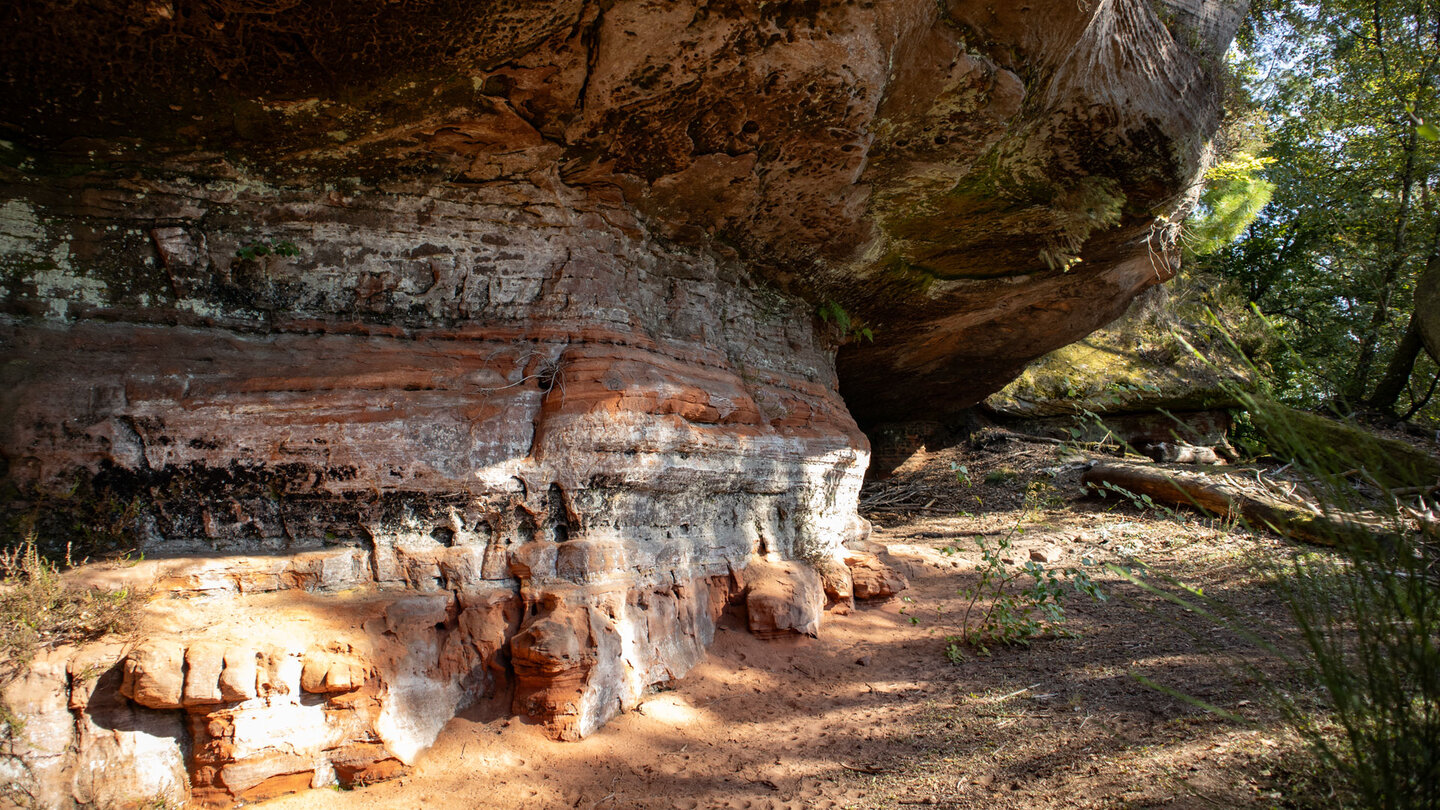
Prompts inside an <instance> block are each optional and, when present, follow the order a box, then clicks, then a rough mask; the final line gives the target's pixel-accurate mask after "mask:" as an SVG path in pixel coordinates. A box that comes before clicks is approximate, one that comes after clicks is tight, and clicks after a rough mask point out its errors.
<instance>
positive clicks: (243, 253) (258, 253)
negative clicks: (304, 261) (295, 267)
mask: <svg viewBox="0 0 1440 810" xmlns="http://www.w3.org/2000/svg"><path fill="white" fill-rule="evenodd" d="M271 255H274V256H299V255H300V248H299V247H298V246H297V245H296V244H295V243H294V242H288V241H277V240H273V239H261V240H259V241H255V242H246V243H245V244H243V245H241V246H240V247H239V248H237V249H236V251H235V258H237V259H240V260H242V261H254V260H256V259H259V258H261V257H262V256H271Z"/></svg>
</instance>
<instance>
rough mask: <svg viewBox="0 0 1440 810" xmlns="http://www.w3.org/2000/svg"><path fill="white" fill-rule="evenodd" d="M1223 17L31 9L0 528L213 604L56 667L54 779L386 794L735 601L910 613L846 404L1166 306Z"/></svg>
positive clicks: (11, 160)
mask: <svg viewBox="0 0 1440 810" xmlns="http://www.w3.org/2000/svg"><path fill="white" fill-rule="evenodd" d="M1240 5H1241V4H1236V3H1227V2H1221V1H1220V0H1169V1H1168V2H1158V3H1152V2H1149V1H1148V0H1095V1H1094V2H1078V3H1077V2H1075V0H1036V1H1035V2H1031V3H1029V4H1021V5H1018V6H1014V7H1011V8H1009V9H996V8H995V7H993V6H992V5H990V4H985V3H974V2H969V1H968V0H953V2H945V3H940V4H936V3H934V2H931V0H904V1H903V2H893V3H868V2H859V3H848V2H817V0H801V1H797V2H782V3H748V2H738V3H729V2H714V3H712V2H701V1H700V0H697V1H696V2H679V3H657V2H641V1H639V0H633V1H624V2H586V1H585V0H553V1H552V2H544V3H529V2H504V1H503V0H491V1H490V2H447V1H446V0H431V1H430V2H417V3H408V4H396V3H387V2H378V0H377V2H349V1H348V0H321V1H320V2H308V3H298V4H297V3H292V2H280V1H279V0H191V1H190V2H186V1H184V0H146V1H145V2H131V1H130V0H97V1H96V2H93V3H89V4H86V5H84V6H83V7H76V8H72V9H67V10H66V11H64V12H63V13H62V12H59V11H57V10H56V9H55V8H54V7H53V4H49V3H43V2H39V0H21V2H19V3H18V4H16V8H15V10H14V12H13V16H14V18H15V20H14V22H15V24H14V25H13V26H12V29H13V36H10V37H7V39H6V41H5V42H4V43H0V55H3V65H4V67H3V68H0V70H3V72H4V79H5V84H6V93H5V95H4V97H3V99H0V104H3V108H0V124H3V126H4V128H5V133H6V134H5V135H4V138H5V141H4V142H3V144H0V279H3V282H4V293H3V299H0V341H3V344H0V345H3V346H4V354H5V361H6V362H5V363H4V365H3V372H0V373H3V375H4V377H3V386H0V388H3V390H0V414H3V417H4V418H3V420H0V453H3V460H4V468H5V469H4V476H5V481H6V487H7V493H8V494H7V501H8V504H7V511H8V512H9V520H10V523H11V524H12V527H16V526H20V525H22V524H23V525H30V524H32V523H33V524H34V525H35V526H36V528H37V531H38V535H39V537H40V540H41V542H42V543H43V544H47V545H48V547H49V549H50V550H52V551H56V552H58V551H61V550H63V549H64V547H65V544H66V543H67V542H68V543H72V544H75V545H77V546H79V547H82V548H84V549H85V550H87V551H90V550H93V551H106V550H115V549H119V548H130V547H138V548H139V549H141V550H143V552H144V554H145V555H146V557H147V560H148V561H149V562H148V563H147V566H149V567H147V568H146V570H147V571H150V572H151V573H153V574H154V575H156V576H159V577H160V578H161V580H162V583H167V584H162V589H163V590H164V591H165V592H167V593H172V594H176V595H179V596H183V597H184V598H185V600H187V603H188V602H193V601H194V600H200V601H198V602H195V606H194V609H195V610H197V611H199V610H202V608H203V609H204V610H211V611H214V612H216V615H217V616H218V617H223V620H222V618H217V619H216V620H215V622H214V623H213V624H212V625H211V626H210V629H209V630H207V632H206V633H205V634H202V635H204V636H205V637H203V638H201V637H192V636H193V635H194V634H191V633H188V632H187V630H186V628H188V627H193V626H196V625H193V624H187V623H186V621H185V620H183V619H175V620H166V619H165V618H164V616H163V615H160V614H163V613H164V611H163V610H159V609H158V608H157V611H159V614H157V615H156V616H152V618H151V620H150V621H151V625H150V626H151V628H152V629H153V630H154V637H153V638H152V639H151V640H150V642H148V643H147V644H146V645H143V646H142V647H140V648H138V649H135V650H130V651H114V650H111V651H108V652H105V651H101V652H96V651H88V652H87V651H82V652H81V653H77V654H76V656H79V657H76V656H71V657H68V658H67V657H65V656H64V655H60V654H59V653H57V655H60V657H59V658H55V659H54V660H52V659H45V660H42V661H40V662H37V665H36V667H35V668H34V669H32V671H31V673H30V674H29V676H27V679H26V683H27V684H28V687H27V688H28V690H29V691H27V692H26V693H25V694H26V695H27V696H28V697H26V700H28V701H29V703H27V704H26V705H25V707H24V709H23V710H24V711H25V712H28V713H29V714H31V715H32V716H34V717H36V718H45V719H43V720H40V719H37V721H36V722H35V723H34V724H32V726H31V728H32V730H33V731H34V739H32V740H31V748H30V749H28V752H26V751H25V750H22V753H23V754H24V756H23V757H22V759H23V761H24V762H23V764H24V767H26V768H28V769H29V773H30V776H28V777H24V778H28V779H33V780H35V781H36V784H39V785H41V788H37V790H40V792H42V793H43V794H44V795H45V796H46V797H47V798H46V801H47V802H49V803H53V804H63V803H65V802H72V801H74V802H99V801H102V800H104V801H110V800H111V799H115V798H116V797H117V796H119V798H124V796H120V795H119V794H122V793H123V791H124V790H133V791H134V794H133V795H135V796H139V795H147V794H145V791H149V794H156V793H159V794H164V795H168V796H171V797H172V798H178V797H181V796H184V795H186V793H187V792H193V794H194V795H195V796H196V797H198V798H204V799H207V800H215V801H228V800H233V799H239V798H254V797H257V796H260V795H264V794H266V793H268V792H273V791H277V790H284V789H292V788H294V787H297V786H301V785H303V784H317V785H318V784H326V783H329V782H333V781H335V780H337V779H338V780H340V781H342V782H357V781H359V782H363V781H365V780H366V779H370V778H380V777H381V776H384V775H386V774H389V773H392V772H394V771H395V770H396V769H397V768H400V767H403V764H404V763H405V762H407V761H409V760H410V759H411V758H412V757H413V756H414V755H415V753H416V752H418V751H419V750H420V749H422V748H423V747H424V746H425V745H427V744H428V743H429V741H430V740H432V739H433V738H434V735H435V734H436V733H438V729H439V725H440V724H443V722H444V720H445V719H446V718H448V717H449V716H452V715H453V714H454V713H455V712H456V711H458V710H459V709H460V708H462V707H464V706H466V705H468V704H470V703H472V702H474V701H476V700H480V699H483V698H484V697H485V696H487V695H493V694H497V693H501V694H507V692H506V690H512V692H509V693H513V700H512V704H511V708H512V710H513V711H515V712H516V713H520V714H526V715H530V716H533V717H535V718H537V719H539V720H541V721H543V722H546V723H547V724H548V725H549V727H550V728H551V730H552V732H553V733H554V734H556V735H557V736H560V737H576V736H579V735H583V734H586V733H588V732H590V731H591V730H593V729H594V728H596V727H597V726H598V725H599V724H601V723H603V722H604V721H605V719H607V718H608V717H610V716H613V714H614V713H615V712H617V711H621V710H623V709H624V708H625V707H627V706H629V705H631V704H632V703H633V702H634V700H636V699H637V697H638V696H639V695H640V694H642V693H643V690H644V689H646V688H647V687H648V686H650V685H652V684H655V683H658V682H663V681H665V680H668V679H671V678H675V677H679V676H680V675H683V674H684V672H685V671H686V670H687V669H688V667H689V666H690V665H691V664H693V663H694V661H695V660H697V657H698V656H699V655H701V654H702V653H703V650H704V646H705V644H706V643H707V642H708V640H709V637H710V633H711V632H712V631H713V627H714V621H715V617H716V615H718V612H719V611H720V610H723V609H724V608H725V606H726V605H727V604H729V603H731V602H736V603H743V602H744V601H745V599H742V598H741V595H742V594H745V593H747V591H746V589H747V587H748V589H749V590H748V594H749V597H746V598H749V600H750V602H751V603H752V604H751V607H752V611H751V622H752V625H756V624H757V622H758V623H759V625H758V626H757V628H756V629H757V630H759V631H760V632H764V633H775V632H815V630H816V627H817V626H818V621H819V616H818V611H819V609H820V603H821V602H822V601H823V598H822V593H823V591H829V593H830V598H831V599H832V600H836V601H840V602H844V601H846V600H848V599H849V597H850V594H848V593H844V590H845V588H851V587H855V586H854V584H853V582H852V579H853V578H854V577H855V576H860V575H861V574H860V573H856V574H853V575H852V574H851V573H848V571H856V572H862V571H863V572H864V577H863V579H864V588H863V589H862V588H855V590H857V591H862V590H863V593H862V595H870V596H883V595H885V594H886V593H888V592H890V591H891V590H893V588H894V587H896V586H897V585H896V583H894V582H892V581H891V580H889V579H888V578H887V576H888V575H887V574H885V573H883V570H881V569H878V568H877V567H876V566H874V565H873V564H872V561H865V560H864V559H863V558H862V557H856V556H855V555H854V554H853V553H847V552H846V551H845V550H844V549H843V548H842V546H843V544H845V543H847V542H849V543H850V544H851V545H852V546H854V545H855V544H857V543H858V542H859V541H861V540H863V536H864V533H865V528H864V525H863V522H862V521H860V520H859V519H858V517H857V516H856V514H855V503H856V498H857V495H858V491H859V485H860V479H861V477H862V476H863V473H864V470H865V466H866V462H867V458H868V444H867V441H866V439H865V436H864V435H863V434H862V433H861V432H860V430H859V428H858V427H857V422H856V419H857V418H858V419H860V420H861V422H862V423H864V424H875V423H880V422H884V421H887V420H891V419H897V418H914V417H916V416H943V415H945V414H949V413H953V412H954V411H956V410H958V409H960V408H963V407H966V406H968V405H971V404H973V403H975V402H977V401H979V400H980V399H982V398H983V397H984V396H986V395H987V394H989V393H991V392H992V391H994V390H996V389H998V388H999V387H1000V386H1001V385H1003V384H1004V383H1005V382H1006V381H1008V380H1009V379H1010V378H1011V377H1013V376H1014V375H1015V374H1016V373H1017V372H1018V371H1019V369H1020V368H1022V367H1023V365H1024V363H1025V362H1027V361H1028V360H1030V359H1032V358H1034V357H1037V356H1039V355H1041V354H1044V353H1045V352H1047V351H1049V350H1051V349H1054V348H1056V347H1058V346H1061V345H1064V344H1066V343H1068V342H1070V341H1072V340H1074V339H1076V338H1078V337H1081V336H1083V335H1084V334H1086V333H1088V332H1089V331H1090V330H1092V329H1094V328H1095V327H1096V326H1098V325H1100V324H1102V323H1104V322H1106V321H1107V320H1109V319H1111V318H1112V317H1114V316H1115V315H1117V314H1119V313H1120V312H1121V311H1123V309H1124V308H1125V306H1126V305H1127V303H1128V301H1129V300H1130V299H1131V297H1133V296H1134V295H1135V294H1136V293H1137V292H1139V291H1140V290H1142V289H1144V288H1146V287H1147V286H1150V285H1152V284H1155V283H1158V282H1160V281H1162V280H1164V279H1165V278H1167V277H1169V276H1170V275H1171V274H1173V263H1174V261H1175V259H1174V257H1173V254H1172V251H1171V243H1170V237H1171V232H1172V231H1173V226H1174V223H1175V222H1176V216H1177V212H1178V211H1179V209H1180V206H1181V205H1182V203H1183V200H1184V199H1185V198H1186V196H1187V194H1189V193H1191V192H1192V191H1193V189H1191V184H1192V182H1193V181H1194V179H1195V178H1196V177H1198V173H1199V170H1200V168H1201V166H1200V161H1201V155H1202V153H1203V151H1204V145H1205V143H1206V141H1207V139H1208V137H1209V134H1210V132H1211V131H1212V130H1213V128H1214V126H1215V124H1216V120H1217V110H1218V89H1219V88H1218V81H1219V79H1218V71H1219V67H1218V64H1219V56H1220V54H1221V53H1222V52H1223V50H1224V48H1225V46H1226V44H1227V43H1228V41H1229V39H1230V37H1231V35H1232V34H1233V31H1234V28H1235V26H1236V24H1237V23H1238V19H1239V17H1240V15H1241V14H1242V13H1243V8H1241V7H1240ZM871 338H873V341H872V340H871ZM841 344H844V345H843V347H842V346H841ZM837 349H838V351H839V360H838V369H839V370H838V374H837V365H836V352H837ZM842 392H843V394H844V398H843V399H842ZM757 558H764V559H766V560H767V562H766V564H765V565H763V566H756V567H755V568H754V574H755V577H758V578H760V579H762V583H756V582H753V581H748V582H747V570H748V569H747V566H748V565H749V563H750V561H751V560H753V559H757ZM797 559H801V560H807V561H809V562H808V563H807V564H805V565H799V564H796V563H794V562H793V561H794V560H797ZM857 561H858V562H857ZM847 564H848V565H850V566H858V567H855V568H849V569H847V568H846V565H847ZM837 566H838V567H837ZM816 570H818V571H819V572H820V573H821V574H823V575H824V576H823V577H817V574H816ZM827 572H828V573H827ZM752 579H753V578H752ZM822 580H823V581H822ZM777 594H778V595H780V597H783V598H779V597H777V596H776V595H777ZM287 595H288V596H287ZM281 597H284V599H285V600H288V601H281V602H272V601H267V600H276V599H281ZM777 599H778V602H777ZM787 600H788V601H787ZM202 603H203V604H202ZM283 605H288V606H289V607H282V606H283ZM217 606H218V607H217ZM266 611H268V613H267V612H266ZM322 616H323V617H326V618H325V619H324V621H323V622H322V621H321V619H320V618H318V617H322ZM760 617H769V618H760ZM246 621H251V622H256V621H258V622H266V623H269V624H270V626H272V627H274V628H280V629H276V630H275V631H274V635H275V638H274V643H273V644H259V643H257V641H256V635H257V633H256V632H255V630H254V628H250V629H248V630H247V629H246V628H245V627H243V626H242V625H244V624H245V622H246ZM167 622H168V623H167ZM325 622H331V623H333V626H332V625H331V624H325ZM322 624H323V625H324V626H325V627H327V628H329V629H328V630H327V631H326V632H325V633H316V632H315V631H314V628H315V627H317V626H320V625H322ZM307 627H308V628H310V629H308V630H306V629H301V628H307ZM84 656H91V658H86V659H85V661H89V663H84V662H82V663H79V664H77V663H76V662H77V661H78V660H80V658H82V657H84ZM62 659H63V660H62ZM92 659H93V660H92ZM77 667H78V668H77ZM92 670H97V671H99V672H101V673H103V674H102V675H101V676H100V677H99V678H98V680H93V679H90V678H88V677H87V678H82V677H78V676H77V673H90V672H91V671H92ZM227 673H230V674H228V675H227ZM266 673H268V674H266ZM332 673H333V674H332ZM47 679H48V680H47ZM192 680H193V681H194V683H193V684H192V683H191V681H192ZM46 684H48V686H47V685H46ZM227 684H228V685H227ZM307 696H308V697H307ZM96 707H99V708H96ZM182 718H185V719H184V720H183V721H182ZM292 721H293V722H292ZM67 723H68V725H67ZM47 728H48V729H50V730H51V731H53V734H51V735H50V736H48V737H47V736H45V735H42V734H41V733H40V730H41V729H47ZM66 729H68V731H67V730H66ZM157 729H159V730H158V731H157ZM287 735H289V736H291V737H294V739H293V740H290V739H287ZM267 740H268V741H270V743H274V745H270V744H269V743H266V742H265V741H267ZM247 741H248V742H247ZM276 746H279V747H278V748H277V747H276ZM151 749H156V750H163V751H165V752H168V753H166V754H165V755H164V756H163V757H160V758H157V757H156V756H155V755H154V751H153V750H151ZM147 751H148V752H149V753H146V752H147ZM117 757H118V758H119V760H120V761H125V760H126V758H130V759H134V760H136V761H139V759H142V758H148V761H149V762H150V763H151V764H153V763H157V762H164V763H169V764H168V765H164V766H155V767H147V768H137V769H135V770H134V771H133V772H132V773H133V775H134V776H135V780H134V781H133V784H132V783H129V782H127V783H125V785H123V786H117V784H114V783H105V784H102V783H104V780H99V781H98V782H97V780H96V779H94V778H93V768H94V767H95V763H96V762H100V761H106V760H107V758H108V761H110V762H112V763H113V762H115V761H117V759H116V758H117ZM387 763H390V764H387ZM17 767H18V766H17ZM112 767H113V765H112ZM357 774H359V776H357ZM17 778H20V777H17ZM122 788H123V789H122ZM107 791H108V792H107Z"/></svg>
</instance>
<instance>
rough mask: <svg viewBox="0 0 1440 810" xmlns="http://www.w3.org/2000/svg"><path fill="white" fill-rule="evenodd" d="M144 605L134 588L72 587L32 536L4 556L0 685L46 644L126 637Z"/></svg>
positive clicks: (1, 566)
mask: <svg viewBox="0 0 1440 810" xmlns="http://www.w3.org/2000/svg"><path fill="white" fill-rule="evenodd" d="M139 605H140V596H139V594H137V593H136V592H134V591H132V590H129V589H125V590H119V591H99V590H85V591H82V590H76V589H72V588H67V587H66V586H65V583H64V582H63V581H62V579H61V577H60V569H59V568H58V567H57V566H56V565H55V564H54V563H52V562H50V561H49V560H47V559H45V557H44V556H42V555H41V554H40V551H39V549H38V548H37V546H36V544H35V534H34V533H33V532H31V533H29V534H27V535H26V536H25V538H24V539H23V540H22V541H21V543H20V544H19V545H17V546H15V547H14V548H11V549H8V550H5V551H0V686H3V685H4V684H6V683H8V682H9V681H10V679H12V678H14V677H15V676H16V675H18V674H19V673H20V672H21V671H22V670H23V669H24V668H25V666H26V665H28V664H29V663H30V660H31V659H32V658H34V657H35V653H36V652H37V651H39V649H40V648H41V647H43V646H45V645H48V644H61V643H74V642H79V641H87V640H90V639H96V638H100V637H101V636H106V635H111V634H114V633H120V632H124V631H125V630H127V629H129V628H130V626H132V625H133V623H134V621H135V616H136V612H137V611H138V610H139ZM0 709H3V707H0ZM10 730H11V731H12V732H13V730H14V726H13V725H11V726H10Z"/></svg>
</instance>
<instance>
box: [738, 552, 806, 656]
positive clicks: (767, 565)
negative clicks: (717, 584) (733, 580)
mask: <svg viewBox="0 0 1440 810" xmlns="http://www.w3.org/2000/svg"><path fill="white" fill-rule="evenodd" d="M745 574H746V576H745V582H746V586H745V613H746V618H747V621H748V623H749V626H750V632H752V633H754V634H755V635H757V636H759V637H761V638H780V637H783V636H793V635H801V636H812V637H813V636H818V635H819V634H820V619H821V616H822V614H823V613H824V610H825V588H824V585H823V584H822V583H821V581H820V574H819V573H818V572H816V571H815V569H814V568H812V567H811V566H810V565H809V564H807V563H804V562H796V561H784V562H768V561H763V560H755V561H752V562H751V563H750V565H749V567H748V568H746V570H745Z"/></svg>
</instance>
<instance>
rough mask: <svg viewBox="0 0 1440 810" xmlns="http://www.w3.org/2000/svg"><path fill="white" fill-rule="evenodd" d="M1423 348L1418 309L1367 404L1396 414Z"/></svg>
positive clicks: (1411, 315)
mask: <svg viewBox="0 0 1440 810" xmlns="http://www.w3.org/2000/svg"><path fill="white" fill-rule="evenodd" d="M1421 348H1422V344H1421V341H1420V312H1419V310H1418V309H1417V310H1415V311H1413V312H1411V313H1410V325H1409V326H1407V327H1405V336H1404V337H1402V338H1400V345H1398V346H1396V347H1395V353H1394V354H1392V355H1390V362H1389V364H1388V365H1386V366H1385V372H1384V373H1383V374H1381V375H1380V382H1379V383H1378V384H1376V386H1375V393H1373V394H1371V395H1370V398H1369V399H1368V400H1366V401H1365V404H1366V405H1369V406H1370V407H1371V408H1374V409H1375V410H1377V411H1380V412H1382V413H1385V414H1389V415H1391V416H1393V415H1395V402H1396V401H1397V400H1399V399H1400V394H1401V393H1402V392H1403V391H1404V390H1405V385H1406V383H1408V382H1410V372H1411V371H1413V370H1414V368H1415V358H1417V357H1419V356H1420V349H1421Z"/></svg>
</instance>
